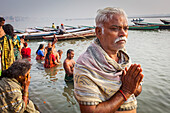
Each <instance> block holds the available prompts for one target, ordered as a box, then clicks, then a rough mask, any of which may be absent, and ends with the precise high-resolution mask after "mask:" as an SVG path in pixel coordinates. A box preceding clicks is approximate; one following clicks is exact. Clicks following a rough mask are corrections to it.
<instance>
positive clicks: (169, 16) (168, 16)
mask: <svg viewBox="0 0 170 113" xmlns="http://www.w3.org/2000/svg"><path fill="white" fill-rule="evenodd" d="M128 18H170V15H167V16H129V17H128Z"/></svg>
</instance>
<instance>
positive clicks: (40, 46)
mask: <svg viewBox="0 0 170 113" xmlns="http://www.w3.org/2000/svg"><path fill="white" fill-rule="evenodd" d="M43 46H44V44H40V45H39V47H38V49H37V51H36V54H37V53H38V50H40V49H42V48H43Z"/></svg>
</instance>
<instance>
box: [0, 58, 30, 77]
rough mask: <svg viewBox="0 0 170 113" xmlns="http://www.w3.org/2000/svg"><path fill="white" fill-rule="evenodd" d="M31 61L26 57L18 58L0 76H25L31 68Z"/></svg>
mask: <svg viewBox="0 0 170 113" xmlns="http://www.w3.org/2000/svg"><path fill="white" fill-rule="evenodd" d="M31 65H32V64H31V63H30V62H29V61H28V60H26V59H19V60H16V61H15V62H14V63H13V64H12V65H11V66H10V67H9V68H8V69H7V70H3V71H2V73H1V74H2V75H1V77H0V78H3V77H7V78H18V77H19V76H20V75H22V76H25V74H26V73H27V72H28V70H29V69H31Z"/></svg>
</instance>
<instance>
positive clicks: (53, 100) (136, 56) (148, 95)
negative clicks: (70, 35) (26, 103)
mask: <svg viewBox="0 0 170 113" xmlns="http://www.w3.org/2000/svg"><path fill="white" fill-rule="evenodd" d="M32 23H34V24H36V22H32ZM40 23H41V22H40ZM51 23H52V22H51ZM67 23H68V24H69V22H67ZM70 23H76V22H75V21H74V22H70ZM79 23H84V21H81V22H79ZM86 23H87V24H88V25H92V24H93V23H94V21H90V22H87V21H86ZM13 25H14V27H19V28H24V27H28V26H29V25H31V24H28V23H27V25H28V26H26V25H25V24H23V23H22V22H20V24H19V23H13ZM24 25H25V26H24ZM32 25H33V24H32ZM40 25H45V24H43V23H41V24H40ZM32 27H35V26H32ZM93 39H94V38H90V39H78V40H68V41H59V42H57V43H56V44H55V46H56V49H62V50H63V52H64V53H63V56H62V63H63V61H64V59H65V58H66V51H67V50H68V49H74V51H75V57H74V60H75V61H76V60H77V58H78V57H79V55H80V54H82V53H83V52H84V51H85V50H86V48H87V47H88V46H89V45H90V43H91V42H92V41H93ZM42 42H43V43H45V45H47V43H48V42H47V41H42V40H37V41H28V46H29V47H30V48H31V49H32V53H31V54H32V57H31V62H32V64H33V65H32V68H31V72H30V75H31V83H30V87H29V94H30V99H31V100H33V102H34V103H35V104H36V105H37V106H38V107H39V109H40V111H41V112H42V113H80V109H79V105H78V103H77V101H76V99H75V97H74V94H73V90H74V87H73V83H66V82H65V81H64V75H65V72H64V69H63V66H62V63H61V64H60V65H59V66H58V67H54V68H51V69H44V67H43V64H42V63H39V62H37V61H36V60H35V57H36V54H35V52H36V50H37V48H38V46H39V44H40V43H42ZM169 48H170V31H168V30H156V31H129V37H128V42H127V44H126V49H127V52H128V53H129V56H130V57H131V59H132V62H133V63H137V64H141V66H142V68H143V73H144V80H143V81H144V82H143V91H142V93H141V94H140V95H139V96H138V97H137V100H138V109H137V111H138V113H169V110H170V87H169V84H170V76H169V73H170V50H169Z"/></svg>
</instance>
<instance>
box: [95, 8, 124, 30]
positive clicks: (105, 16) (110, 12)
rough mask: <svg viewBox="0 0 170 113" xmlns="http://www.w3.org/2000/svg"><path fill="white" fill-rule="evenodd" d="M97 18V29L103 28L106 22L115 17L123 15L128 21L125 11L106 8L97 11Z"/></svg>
mask: <svg viewBox="0 0 170 113" xmlns="http://www.w3.org/2000/svg"><path fill="white" fill-rule="evenodd" d="M97 13H98V14H97V16H96V18H95V21H96V27H102V26H103V24H104V23H105V22H108V21H109V19H111V18H112V17H113V16H114V15H122V16H124V17H125V18H126V20H127V15H126V13H125V11H124V10H123V9H121V8H115V7H106V8H104V9H99V10H98V11H97Z"/></svg>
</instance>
